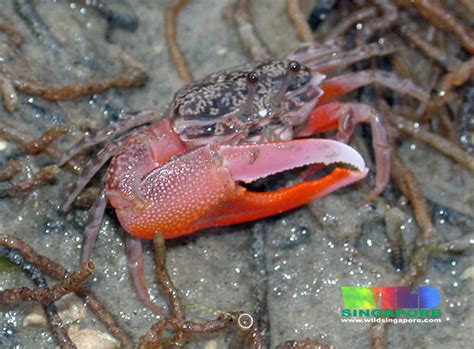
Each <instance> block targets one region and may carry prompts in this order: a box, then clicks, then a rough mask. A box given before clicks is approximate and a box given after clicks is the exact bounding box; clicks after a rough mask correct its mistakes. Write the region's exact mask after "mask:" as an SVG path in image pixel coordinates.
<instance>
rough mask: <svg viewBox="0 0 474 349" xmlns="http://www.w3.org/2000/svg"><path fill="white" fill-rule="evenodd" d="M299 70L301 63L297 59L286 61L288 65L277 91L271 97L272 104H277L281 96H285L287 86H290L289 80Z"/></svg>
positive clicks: (291, 79) (290, 80) (281, 98)
mask: <svg viewBox="0 0 474 349" xmlns="http://www.w3.org/2000/svg"><path fill="white" fill-rule="evenodd" d="M300 70H301V65H300V64H299V63H298V62H297V61H291V62H290V63H288V67H287V68H286V74H285V77H284V78H283V82H282V83H281V86H280V89H279V90H278V92H277V93H276V94H275V95H274V96H273V97H272V102H273V104H274V105H276V106H279V105H280V103H281V101H282V100H283V97H284V96H285V93H286V91H287V90H288V87H290V84H291V82H292V81H293V79H294V78H295V77H296V76H297V75H298V73H299V72H300Z"/></svg>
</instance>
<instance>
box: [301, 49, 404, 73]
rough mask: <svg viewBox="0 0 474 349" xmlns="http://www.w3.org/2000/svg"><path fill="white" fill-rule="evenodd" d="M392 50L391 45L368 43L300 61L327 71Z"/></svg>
mask: <svg viewBox="0 0 474 349" xmlns="http://www.w3.org/2000/svg"><path fill="white" fill-rule="evenodd" d="M394 51H395V47H394V46H393V45H387V44H383V45H381V44H369V45H366V46H362V47H358V48H355V49H353V50H350V51H342V52H334V54H332V55H329V56H323V57H320V58H316V59H314V60H310V61H303V62H302V63H303V64H305V65H307V66H308V67H309V68H311V69H313V70H315V71H317V72H319V73H328V72H331V71H334V70H336V69H338V68H343V67H346V66H348V65H350V64H353V63H356V62H359V61H362V60H364V59H368V58H371V57H375V56H385V55H388V54H390V53H392V52H394Z"/></svg>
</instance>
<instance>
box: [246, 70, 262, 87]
mask: <svg viewBox="0 0 474 349" xmlns="http://www.w3.org/2000/svg"><path fill="white" fill-rule="evenodd" d="M258 80H259V77H258V74H257V73H256V72H254V71H251V72H249V73H248V74H247V82H248V83H250V84H255V83H257V82H258Z"/></svg>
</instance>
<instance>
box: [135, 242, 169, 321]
mask: <svg viewBox="0 0 474 349" xmlns="http://www.w3.org/2000/svg"><path fill="white" fill-rule="evenodd" d="M127 256H128V269H129V271H130V275H131V276H132V280H133V285H134V286H135V289H136V291H137V294H138V298H139V299H140V301H141V302H142V303H143V304H145V305H146V306H147V307H148V308H150V309H151V310H153V311H154V312H156V313H158V314H160V315H161V316H163V317H165V316H166V314H165V313H164V311H163V309H161V308H160V307H159V306H158V305H156V304H155V303H154V302H153V301H152V300H151V299H150V294H149V293H148V286H147V284H146V281H145V266H144V263H143V248H142V242H141V239H138V238H136V237H134V236H131V235H129V236H128V237H127Z"/></svg>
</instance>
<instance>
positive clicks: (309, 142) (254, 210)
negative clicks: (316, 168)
mask: <svg viewBox="0 0 474 349" xmlns="http://www.w3.org/2000/svg"><path fill="white" fill-rule="evenodd" d="M316 163H322V164H324V165H329V164H333V163H336V164H338V163H344V164H347V165H349V166H350V167H351V169H347V168H346V167H343V166H338V167H336V169H335V170H333V171H332V172H331V173H330V174H329V175H326V176H325V177H323V178H320V179H317V180H312V181H308V182H302V183H300V184H297V185H295V186H292V187H289V188H283V189H279V190H276V191H272V192H252V191H249V190H247V189H246V188H245V187H243V186H241V185H239V184H238V183H239V182H245V183H250V182H253V181H255V180H257V179H259V178H264V177H267V176H269V175H272V174H275V173H279V172H282V171H285V170H290V169H293V168H297V167H301V166H304V165H311V164H316ZM352 168H353V169H352ZM367 172H368V170H367V169H366V168H365V163H364V160H363V159H362V157H361V156H360V155H359V153H357V152H356V151H355V150H354V149H353V148H351V147H349V146H348V145H345V144H343V143H340V142H337V141H333V140H326V139H303V140H301V139H300V140H293V141H287V142H278V143H263V144H249V145H235V146H229V145H222V146H205V147H201V148H198V149H196V150H193V151H191V152H188V153H185V154H183V155H181V156H178V157H175V158H172V159H171V160H169V161H167V162H165V163H164V164H162V165H161V166H158V167H156V168H155V169H154V170H153V171H151V172H150V173H148V174H147V175H146V176H144V177H143V179H142V180H141V181H140V183H137V184H136V187H135V188H134V189H133V190H135V194H134V196H135V197H136V199H135V200H130V199H127V200H119V201H120V205H114V201H118V200H116V198H111V202H112V205H114V206H115V208H116V212H117V215H118V218H119V220H120V223H121V225H122V227H124V228H125V230H127V231H128V232H129V233H131V234H133V235H135V236H138V237H141V238H145V239H151V238H153V236H154V234H155V233H156V232H161V233H163V234H164V236H165V238H175V237H179V236H182V235H186V234H189V233H192V232H194V231H197V230H200V229H203V228H208V227H215V226H222V225H230V224H236V223H241V222H247V221H251V220H254V219H258V218H263V217H268V216H271V215H274V214H277V213H280V212H284V211H287V210H290V209H293V208H295V207H298V206H301V205H304V204H306V203H308V202H310V201H312V200H314V199H316V198H319V197H321V196H323V195H326V194H328V193H330V192H332V191H335V190H337V189H339V188H341V187H343V186H346V185H349V184H351V183H354V182H356V181H358V180H360V179H362V178H364V177H365V176H366V174H367ZM109 198H110V197H109Z"/></svg>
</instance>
